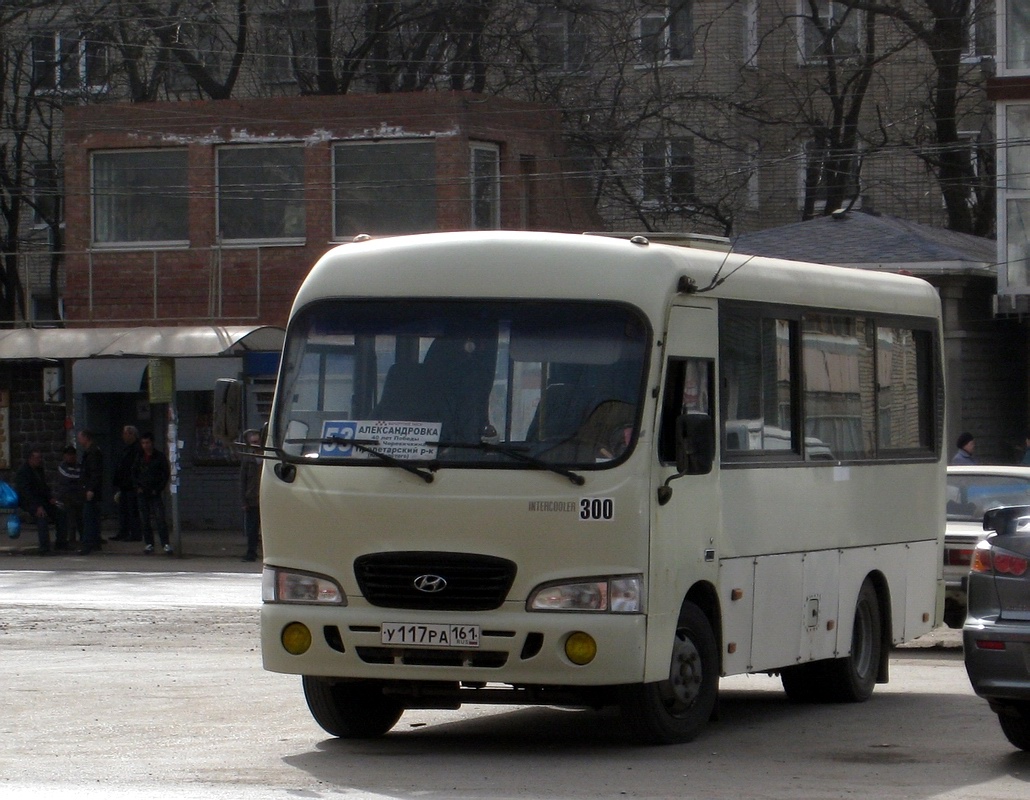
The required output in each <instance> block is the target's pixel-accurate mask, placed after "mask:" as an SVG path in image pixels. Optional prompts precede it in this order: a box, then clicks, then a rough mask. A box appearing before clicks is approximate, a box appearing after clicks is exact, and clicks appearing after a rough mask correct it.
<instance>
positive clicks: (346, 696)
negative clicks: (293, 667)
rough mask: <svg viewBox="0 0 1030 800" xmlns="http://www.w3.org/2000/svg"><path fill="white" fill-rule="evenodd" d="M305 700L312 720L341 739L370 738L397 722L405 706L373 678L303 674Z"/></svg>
mask: <svg viewBox="0 0 1030 800" xmlns="http://www.w3.org/2000/svg"><path fill="white" fill-rule="evenodd" d="M303 686H304V699H305V700H307V703H308V709H309V710H310V711H311V716H312V717H314V718H315V722H317V723H318V724H319V725H321V726H322V727H323V728H324V729H325V731H326V732H327V733H330V734H332V735H333V736H339V737H340V738H341V739H372V738H375V737H377V736H382V735H383V734H384V733H386V732H387V731H388V730H390V728H392V727H393V726H394V725H396V724H397V720H399V719H400V718H401V714H403V713H404V706H403V705H402V704H401V703H400V702H399V701H398V700H397V699H396V698H393V697H388V696H386V695H384V694H383V692H382V689H381V687H380V686H379V685H378V684H376V683H374V682H373V681H334V680H332V679H330V678H320V677H316V676H313V675H304V676H303Z"/></svg>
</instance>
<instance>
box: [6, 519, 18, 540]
mask: <svg viewBox="0 0 1030 800" xmlns="http://www.w3.org/2000/svg"><path fill="white" fill-rule="evenodd" d="M7 535H8V536H9V537H10V538H11V539H17V538H18V537H19V536H21V519H20V518H19V517H18V515H17V514H11V515H10V516H9V517H8V518H7Z"/></svg>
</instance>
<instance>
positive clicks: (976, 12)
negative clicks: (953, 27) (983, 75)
mask: <svg viewBox="0 0 1030 800" xmlns="http://www.w3.org/2000/svg"><path fill="white" fill-rule="evenodd" d="M994 51H995V31H994V13H993V9H991V8H990V7H989V4H988V3H985V2H984V0H969V11H967V12H966V19H965V46H964V47H963V48H962V58H963V60H965V61H979V60H980V59H981V58H983V57H984V56H993V55H994Z"/></svg>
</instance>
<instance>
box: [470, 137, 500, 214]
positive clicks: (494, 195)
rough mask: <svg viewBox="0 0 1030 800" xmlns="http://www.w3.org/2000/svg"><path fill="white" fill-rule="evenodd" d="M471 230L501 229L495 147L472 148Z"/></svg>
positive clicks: (476, 146)
mask: <svg viewBox="0 0 1030 800" xmlns="http://www.w3.org/2000/svg"><path fill="white" fill-rule="evenodd" d="M471 156H472V163H471V178H472V230H477V231H478V230H496V229H497V228H499V227H501V153H500V149H499V148H497V147H496V146H495V145H489V144H476V145H473V146H472V153H471Z"/></svg>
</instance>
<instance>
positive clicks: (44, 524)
mask: <svg viewBox="0 0 1030 800" xmlns="http://www.w3.org/2000/svg"><path fill="white" fill-rule="evenodd" d="M14 490H15V491H16V492H17V493H18V503H19V505H20V506H21V508H22V510H23V511H24V512H25V513H27V514H28V515H29V516H30V517H32V519H33V520H34V521H35V523H36V529H37V530H38V532H39V554H40V555H41V556H45V555H49V554H50V523H51V522H52V523H53V524H54V526H55V529H56V534H55V535H56V542H55V545H54V547H55V549H56V550H66V549H67V548H68V543H67V542H66V541H65V538H64V527H63V526H62V525H61V524H60V520H58V518H57V510H58V509H57V501H56V500H55V499H54V496H53V494H51V492H50V485H49V484H48V483H47V479H46V471H45V470H44V469H43V451H42V450H40V449H39V448H35V447H34V448H32V449H31V450H30V451H29V455H28V458H26V459H25V463H24V464H22V465H21V466H20V467H19V468H18V472H17V473H15V476H14Z"/></svg>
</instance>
